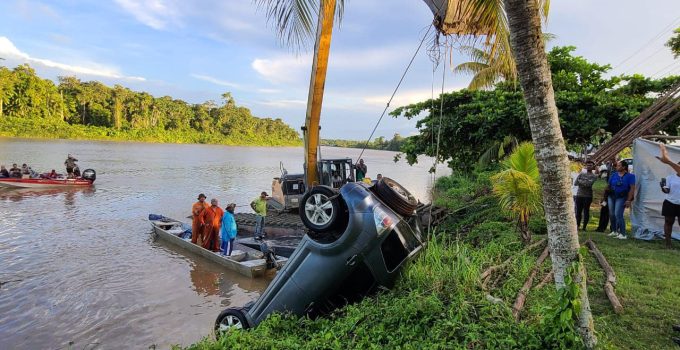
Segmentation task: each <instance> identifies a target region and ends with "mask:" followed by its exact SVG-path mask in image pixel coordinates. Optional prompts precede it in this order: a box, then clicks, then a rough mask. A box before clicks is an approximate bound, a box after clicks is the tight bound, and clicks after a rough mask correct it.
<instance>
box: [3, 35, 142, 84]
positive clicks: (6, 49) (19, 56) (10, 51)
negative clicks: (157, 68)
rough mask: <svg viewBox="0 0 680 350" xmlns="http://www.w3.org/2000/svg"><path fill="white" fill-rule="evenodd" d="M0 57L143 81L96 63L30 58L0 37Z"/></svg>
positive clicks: (79, 72) (69, 70)
mask: <svg viewBox="0 0 680 350" xmlns="http://www.w3.org/2000/svg"><path fill="white" fill-rule="evenodd" d="M0 56H3V58H7V59H16V60H19V61H22V62H26V63H34V64H38V65H41V66H44V67H49V68H56V69H59V70H63V71H67V72H71V73H78V74H84V75H93V76H99V77H106V78H115V79H126V80H137V81H144V80H146V79H144V78H142V77H133V76H124V75H122V74H121V73H120V72H118V70H117V69H115V68H111V67H107V66H103V65H100V64H96V63H87V64H84V65H72V64H66V63H60V62H55V61H52V60H49V59H44V58H36V57H31V56H30V55H29V54H27V53H25V52H22V51H20V50H19V49H18V48H17V47H16V46H14V44H13V43H12V42H11V41H10V40H9V39H8V38H6V37H4V36H0Z"/></svg>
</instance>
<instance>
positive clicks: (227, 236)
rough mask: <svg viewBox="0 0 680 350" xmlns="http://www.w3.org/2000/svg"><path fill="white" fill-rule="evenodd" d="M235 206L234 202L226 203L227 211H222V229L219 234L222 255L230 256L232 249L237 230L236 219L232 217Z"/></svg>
mask: <svg viewBox="0 0 680 350" xmlns="http://www.w3.org/2000/svg"><path fill="white" fill-rule="evenodd" d="M235 208H236V203H230V204H229V205H227V208H226V209H227V211H225V212H224V216H223V217H222V229H221V230H220V235H221V236H222V245H221V247H220V248H221V250H222V255H227V256H231V251H232V250H234V240H235V239H236V234H237V232H238V227H237V226H236V219H235V218H234V209H235Z"/></svg>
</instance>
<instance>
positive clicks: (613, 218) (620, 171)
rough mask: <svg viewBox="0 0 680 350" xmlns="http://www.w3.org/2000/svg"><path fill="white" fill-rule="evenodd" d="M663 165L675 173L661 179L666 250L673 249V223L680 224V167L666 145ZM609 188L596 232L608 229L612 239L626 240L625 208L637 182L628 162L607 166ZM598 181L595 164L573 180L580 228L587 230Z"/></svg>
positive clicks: (630, 199) (661, 156)
mask: <svg viewBox="0 0 680 350" xmlns="http://www.w3.org/2000/svg"><path fill="white" fill-rule="evenodd" d="M657 158H658V159H659V160H660V161H661V162H662V163H664V164H667V165H668V166H670V167H671V169H672V170H673V172H672V173H671V174H670V175H669V176H667V177H665V178H663V179H662V181H661V183H660V184H659V185H660V187H661V191H662V192H663V193H665V194H666V198H665V200H664V202H663V204H662V208H661V215H662V216H663V217H664V238H665V243H666V247H667V248H670V247H671V235H672V231H673V224H674V222H675V221H676V220H677V221H678V224H679V225H680V164H678V163H676V162H673V161H671V160H670V158H669V156H668V151H667V150H666V146H665V145H663V144H662V145H660V156H658V157H657ZM607 168H608V171H607V187H606V188H605V190H604V193H603V194H602V202H601V203H600V204H601V206H602V210H601V211H600V222H599V225H598V228H597V230H596V231H599V232H605V231H606V229H607V226H609V231H610V233H609V236H610V237H615V238H618V239H627V238H628V235H627V232H626V219H625V215H624V212H625V209H626V208H630V207H631V206H632V204H633V201H634V199H635V188H636V179H635V174H632V173H630V172H629V169H628V163H627V162H626V161H625V160H620V161H615V160H613V161H612V162H610V163H609V164H607ZM597 179H598V171H597V170H596V168H595V164H594V163H593V162H592V161H588V162H586V167H585V170H584V171H583V172H581V173H580V174H578V176H576V178H575V179H574V181H573V185H574V186H575V187H576V188H577V189H576V191H575V193H574V203H575V206H576V223H577V226H578V227H581V223H583V227H582V230H583V231H586V228H587V226H588V221H589V219H590V205H591V203H592V201H593V184H594V183H595V181H596V180H597Z"/></svg>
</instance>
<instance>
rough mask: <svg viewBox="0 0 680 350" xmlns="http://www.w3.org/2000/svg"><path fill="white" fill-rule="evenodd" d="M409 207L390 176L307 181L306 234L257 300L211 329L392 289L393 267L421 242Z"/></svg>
mask: <svg viewBox="0 0 680 350" xmlns="http://www.w3.org/2000/svg"><path fill="white" fill-rule="evenodd" d="M416 206H417V201H416V199H415V198H414V197H413V196H412V195H411V194H410V193H409V192H408V191H407V190H406V189H405V188H403V187H402V186H401V185H399V184H398V183H397V182H395V181H394V180H391V179H389V178H383V179H382V180H380V181H379V182H377V183H375V184H374V185H367V184H364V183H348V184H346V185H344V186H343V187H342V188H341V189H340V191H339V192H335V191H334V190H332V189H331V188H328V187H325V186H317V187H314V188H313V189H311V190H310V191H309V192H308V193H307V194H305V196H304V197H303V198H302V201H301V207H300V216H301V217H302V219H303V222H304V223H305V225H306V226H307V227H308V228H309V229H310V233H309V234H308V235H305V236H304V237H303V239H302V241H301V242H300V244H299V245H298V247H297V249H296V250H295V251H294V252H293V254H292V255H291V256H290V258H289V259H288V262H287V263H286V265H285V266H284V267H283V269H281V271H279V272H278V273H277V275H276V277H275V278H274V280H273V281H272V282H271V283H270V284H269V286H268V287H267V289H266V290H265V291H264V293H262V295H261V296H260V297H259V298H258V299H257V301H255V302H254V303H252V302H251V303H249V304H248V305H246V306H244V307H243V308H229V309H226V310H224V311H222V312H221V313H220V315H219V316H218V317H217V320H216V321H215V333H216V335H217V336H219V335H220V334H221V333H222V332H225V331H228V330H230V329H241V328H251V327H255V326H256V325H258V324H259V323H260V322H262V321H263V320H264V319H265V318H266V317H267V316H268V315H269V314H271V313H272V312H290V313H292V314H296V315H306V316H309V317H316V316H318V315H323V314H326V313H328V312H329V311H332V310H333V309H335V308H337V307H340V306H343V305H345V304H347V303H351V302H355V301H358V300H360V299H361V298H363V297H364V296H366V295H368V294H370V293H372V292H374V291H376V290H378V289H379V288H380V287H386V288H390V287H392V286H393V284H394V282H395V280H396V278H397V276H398V273H399V269H400V267H401V266H402V265H404V264H405V263H406V262H407V261H408V260H411V259H413V258H414V257H415V256H416V255H417V254H418V252H419V251H420V250H421V249H422V247H423V238H422V235H421V231H420V230H421V229H420V221H419V219H418V216H417V215H416V211H415V209H416Z"/></svg>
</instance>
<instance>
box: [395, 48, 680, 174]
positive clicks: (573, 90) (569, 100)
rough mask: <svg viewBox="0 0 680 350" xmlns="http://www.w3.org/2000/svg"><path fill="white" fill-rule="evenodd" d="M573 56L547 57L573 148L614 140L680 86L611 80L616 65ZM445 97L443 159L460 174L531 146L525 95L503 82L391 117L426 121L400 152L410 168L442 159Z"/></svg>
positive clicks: (564, 51) (555, 53) (558, 52)
mask: <svg viewBox="0 0 680 350" xmlns="http://www.w3.org/2000/svg"><path fill="white" fill-rule="evenodd" d="M574 50H575V47H573V46H566V47H555V48H553V49H552V50H551V51H550V52H549V53H548V63H549V65H550V70H551V73H552V82H553V87H554V90H555V102H556V104H557V108H558V110H559V120H560V127H561V129H562V135H563V136H564V139H565V141H566V143H567V147H568V148H569V149H571V150H575V151H579V150H582V149H583V148H584V147H585V146H586V145H588V144H592V145H599V144H601V143H603V142H605V141H607V140H608V138H611V136H612V135H613V134H615V133H616V132H617V131H618V130H620V129H621V128H622V127H623V126H625V125H626V124H627V123H628V122H630V121H631V120H632V119H633V118H635V117H636V116H637V115H638V114H640V112H642V111H643V110H644V109H645V108H647V107H648V106H650V105H651V104H652V102H653V101H654V99H655V97H656V96H658V94H659V93H661V92H663V91H664V90H666V89H668V88H669V87H670V86H671V85H673V84H674V83H676V82H678V81H680V77H679V76H671V77H666V78H661V79H651V78H648V77H645V76H642V75H638V74H635V75H622V76H612V77H606V75H607V73H608V72H609V71H610V70H611V66H610V65H601V64H597V63H593V62H589V61H588V60H586V59H585V58H583V57H580V56H575V55H573V51H574ZM440 98H443V99H444V103H443V110H442V112H443V114H442V124H441V128H442V129H441V145H440V152H439V156H440V160H441V161H448V162H449V166H450V167H452V168H453V169H459V170H470V169H472V168H473V167H474V166H475V164H477V163H478V161H479V160H480V158H481V157H482V155H484V154H485V153H487V152H488V151H489V150H496V153H503V147H504V146H506V145H509V144H510V142H508V140H510V139H512V140H515V142H514V143H515V144H516V143H518V142H520V141H526V140H531V132H530V128H529V119H528V116H527V111H526V107H525V102H524V99H523V95H522V90H521V89H520V87H519V86H518V85H517V84H516V83H513V82H500V83H497V84H495V85H494V86H493V89H491V90H470V89H463V90H460V91H455V92H450V93H445V94H443V95H442V96H440V97H439V98H437V99H435V100H434V102H433V101H431V100H427V101H423V102H419V103H415V104H411V105H407V106H403V107H399V108H397V109H395V110H394V111H393V112H392V113H391V114H392V116H394V117H405V118H408V119H410V118H414V117H422V119H420V120H419V121H418V122H417V124H416V127H417V128H418V129H419V134H418V135H416V136H412V137H409V138H407V139H406V142H405V143H404V144H403V146H402V149H401V151H402V152H404V154H405V155H406V159H407V160H408V161H409V162H410V163H414V162H416V160H417V156H418V155H420V154H425V155H428V156H434V155H435V152H436V144H435V143H434V141H433V140H435V138H434V136H435V135H436V134H437V132H438V129H439V115H440V111H439V109H440V108H439V106H440ZM433 106H434V107H433ZM432 108H433V109H432ZM431 109H432V110H431ZM679 125H680V121H676V122H674V123H671V124H670V125H668V126H666V127H665V129H664V130H663V131H664V132H666V133H668V134H670V135H677V134H678V126H679ZM506 151H507V149H506Z"/></svg>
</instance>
